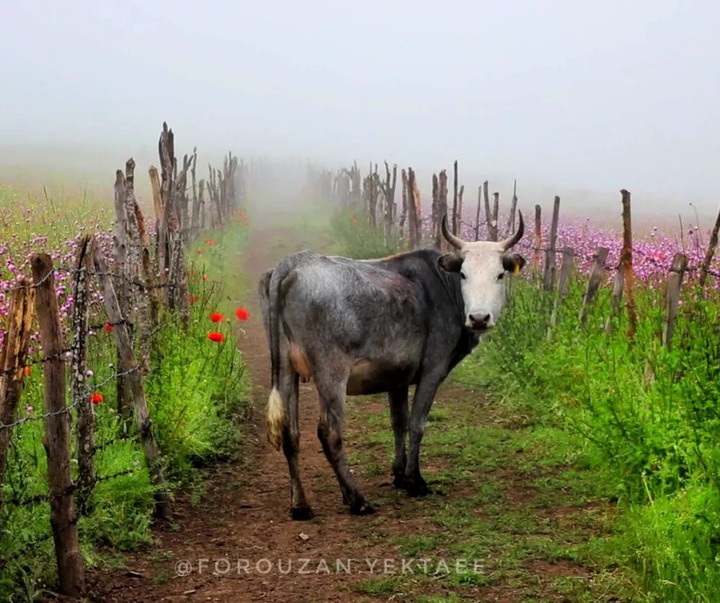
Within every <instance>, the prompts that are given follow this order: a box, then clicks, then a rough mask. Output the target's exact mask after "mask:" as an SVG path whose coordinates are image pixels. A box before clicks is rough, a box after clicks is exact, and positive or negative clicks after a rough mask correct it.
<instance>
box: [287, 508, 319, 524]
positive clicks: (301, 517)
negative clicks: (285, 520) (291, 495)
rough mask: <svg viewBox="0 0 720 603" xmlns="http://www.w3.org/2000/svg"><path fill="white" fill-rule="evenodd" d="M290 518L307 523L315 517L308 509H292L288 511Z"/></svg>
mask: <svg viewBox="0 0 720 603" xmlns="http://www.w3.org/2000/svg"><path fill="white" fill-rule="evenodd" d="M290 517H292V519H293V520H295V521H308V520H309V519H312V518H313V517H315V513H313V510H312V509H311V508H310V507H293V508H292V509H290Z"/></svg>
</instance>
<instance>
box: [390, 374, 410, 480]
mask: <svg viewBox="0 0 720 603" xmlns="http://www.w3.org/2000/svg"><path fill="white" fill-rule="evenodd" d="M388 400H389V402H390V418H391V420H392V428H393V433H394V434H395V458H394V459H393V464H392V472H393V485H394V486H395V487H396V488H404V487H405V486H404V484H405V466H406V465H407V454H406V452H405V436H406V434H407V425H408V388H407V387H401V388H399V389H393V390H390V391H389V392H388Z"/></svg>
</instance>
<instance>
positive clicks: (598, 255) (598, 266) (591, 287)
mask: <svg viewBox="0 0 720 603" xmlns="http://www.w3.org/2000/svg"><path fill="white" fill-rule="evenodd" d="M608 253H610V250H609V249H608V248H607V247H598V250H597V251H596V252H595V262H594V263H593V267H592V271H591V272H590V279H589V280H588V284H587V288H586V289H585V296H584V297H583V303H582V307H581V308H580V315H579V316H578V320H579V321H580V322H581V323H582V324H586V323H587V315H588V312H589V311H590V306H591V305H592V304H593V302H594V301H595V295H597V292H598V288H599V287H600V283H601V282H602V278H603V276H605V262H606V260H607V256H608Z"/></svg>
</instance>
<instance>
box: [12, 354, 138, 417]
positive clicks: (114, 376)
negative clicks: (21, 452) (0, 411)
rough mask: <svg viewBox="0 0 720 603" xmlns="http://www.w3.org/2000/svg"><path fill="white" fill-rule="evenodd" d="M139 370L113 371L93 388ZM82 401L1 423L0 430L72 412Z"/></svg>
mask: <svg viewBox="0 0 720 603" xmlns="http://www.w3.org/2000/svg"><path fill="white" fill-rule="evenodd" d="M138 370H140V367H139V366H137V365H136V366H133V367H131V368H129V369H128V370H126V371H121V372H119V373H113V374H112V375H110V376H109V377H107V378H106V379H103V380H102V381H100V382H99V383H97V384H96V385H95V387H94V388H93V389H102V388H103V387H105V386H106V385H107V384H108V383H110V382H111V381H114V380H116V379H119V378H122V377H125V376H127V375H130V374H131V373H134V372H135V371H138ZM89 391H90V390H89V389H88V392H89ZM80 402H81V401H80V400H73V401H72V402H70V404H67V405H65V407H63V408H61V409H60V410H55V411H50V412H46V413H43V414H38V415H36V414H33V415H28V416H25V417H22V418H20V419H18V420H17V421H15V422H14V423H0V431H2V430H4V429H12V428H14V427H18V426H20V425H24V424H25V423H29V422H31V421H43V420H45V419H49V418H50V417H57V416H59V415H62V414H68V413H70V411H71V410H73V409H75V408H77V407H78V405H79V404H80Z"/></svg>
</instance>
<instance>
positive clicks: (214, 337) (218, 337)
mask: <svg viewBox="0 0 720 603" xmlns="http://www.w3.org/2000/svg"><path fill="white" fill-rule="evenodd" d="M208 339H209V340H210V341H214V342H215V343H222V341H223V339H225V338H224V337H223V334H222V333H218V332H217V331H211V332H210V333H208Z"/></svg>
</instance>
